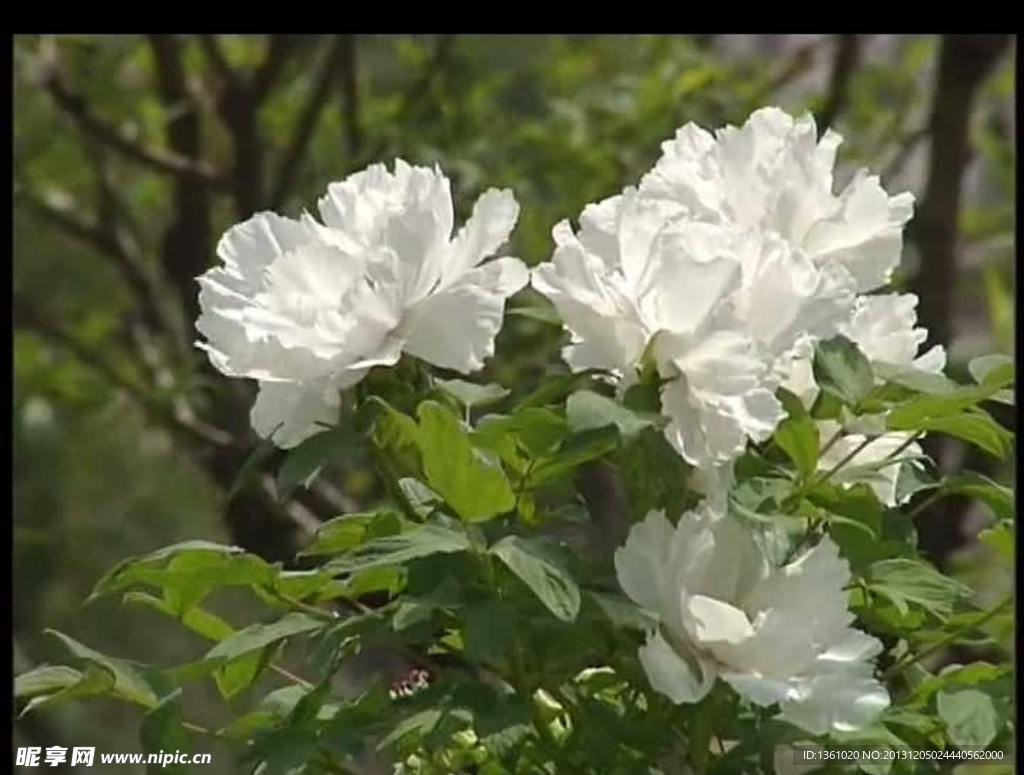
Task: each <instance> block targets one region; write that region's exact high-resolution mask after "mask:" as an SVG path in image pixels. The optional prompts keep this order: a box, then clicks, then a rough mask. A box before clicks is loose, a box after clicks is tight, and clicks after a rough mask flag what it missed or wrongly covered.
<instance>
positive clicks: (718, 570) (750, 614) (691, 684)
mask: <svg viewBox="0 0 1024 775" xmlns="http://www.w3.org/2000/svg"><path fill="white" fill-rule="evenodd" d="M615 568H616V571H617V574H618V578H619V582H620V583H621V585H622V588H623V589H624V590H625V592H626V594H628V595H629V596H630V597H631V598H632V599H633V600H634V601H636V603H638V604H639V605H640V606H642V607H643V608H645V609H647V611H649V612H650V613H652V614H654V615H656V616H657V617H658V620H659V626H658V629H657V631H656V632H654V633H652V634H651V635H650V637H649V639H648V641H647V644H646V645H645V646H643V647H642V648H641V649H640V661H641V663H642V664H643V666H644V670H645V672H646V673H647V676H648V679H649V680H650V682H651V685H652V686H653V687H654V688H655V689H656V690H658V691H659V692H661V693H663V694H665V695H666V696H668V697H669V698H670V699H671V700H672V701H673V702H676V703H692V702H697V701H699V700H700V699H701V698H702V697H703V696H704V695H705V694H707V692H708V691H709V690H710V689H711V687H712V685H713V684H714V682H715V680H716V678H718V677H721V678H722V679H723V680H725V681H726V682H727V683H729V685H730V686H732V687H733V688H734V689H735V690H736V691H737V692H739V693H740V694H741V695H742V696H744V697H746V698H747V699H748V700H750V701H751V702H753V703H755V704H757V705H762V706H768V705H773V704H776V703H778V705H779V707H780V710H781V716H782V718H783V719H786V720H788V721H790V722H792V723H793V724H796V725H798V726H800V727H802V728H803V729H805V730H807V731H808V732H811V733H812V734H815V735H818V734H824V733H827V732H829V731H850V730H854V729H860V728H863V727H865V726H867V725H869V724H870V723H871V722H872V721H873V720H874V719H875V718H876V717H877V716H878V714H879V713H881V712H882V711H883V710H884V709H885V708H886V707H888V705H889V696H888V693H887V692H886V690H885V688H884V687H883V686H882V684H880V683H879V682H878V681H877V680H875V679H874V677H873V675H872V671H873V666H872V662H871V660H872V658H873V657H875V656H876V655H877V654H879V653H880V652H881V650H882V645H881V643H880V642H879V641H878V640H877V639H875V638H873V637H871V636H869V635H866V634H864V633H863V632H861V631H859V630H856V629H854V628H852V627H851V626H850V625H851V623H852V622H853V619H854V617H853V614H851V613H850V612H849V608H848V604H847V597H846V593H845V592H844V591H843V587H844V586H845V585H846V584H847V583H848V582H849V579H850V570H849V566H848V565H847V563H846V562H845V561H844V560H842V559H840V557H839V552H838V549H837V547H836V545H835V544H834V543H833V542H832V540H831V539H830V538H828V537H827V536H826V537H825V538H823V539H822V540H821V542H820V543H818V545H817V546H815V547H814V548H812V549H810V550H809V551H807V552H805V553H804V554H802V555H801V556H800V557H798V558H797V559H795V560H793V561H792V562H790V563H789V564H787V565H784V566H782V567H780V568H773V567H771V565H770V564H769V562H768V561H767V559H766V556H765V554H764V552H763V551H762V550H761V549H759V547H758V545H757V544H756V543H755V541H754V538H753V535H752V534H751V533H750V531H749V530H748V529H747V528H746V527H744V526H743V525H741V524H740V523H739V522H737V521H736V520H735V519H733V518H732V517H729V516H726V515H724V514H722V512H721V511H719V510H718V509H717V508H716V507H714V506H709V505H708V504H707V503H705V504H704V505H702V506H701V507H700V508H699V509H697V510H695V511H689V512H687V513H685V514H683V516H682V517H681V518H680V519H679V523H678V525H677V526H676V527H674V528H673V527H672V525H671V524H670V523H669V521H668V520H667V519H666V518H665V516H664V514H662V513H661V512H651V513H650V514H648V515H647V518H646V519H645V520H644V521H643V522H640V523H638V524H636V525H634V526H633V528H632V530H631V531H630V534H629V537H628V539H627V540H626V544H625V545H624V546H623V547H622V548H621V549H619V551H618V552H617V553H616V555H615Z"/></svg>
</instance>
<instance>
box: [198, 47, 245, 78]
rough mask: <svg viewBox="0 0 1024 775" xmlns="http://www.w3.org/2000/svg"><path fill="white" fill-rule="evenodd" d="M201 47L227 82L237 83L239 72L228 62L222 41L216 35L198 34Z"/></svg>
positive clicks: (216, 70)
mask: <svg viewBox="0 0 1024 775" xmlns="http://www.w3.org/2000/svg"><path fill="white" fill-rule="evenodd" d="M197 38H198V40H199V47H200V48H201V49H202V50H203V54H204V55H205V56H206V61H207V62H209V63H210V67H211V68H213V70H214V71H215V72H216V73H217V76H218V77H219V78H221V79H222V80H223V81H224V82H225V83H236V82H237V81H238V74H237V73H236V72H235V71H234V70H233V69H232V68H231V65H229V64H228V60H227V58H226V57H225V56H224V52H223V51H221V50H220V43H219V42H218V40H217V36H216V35H198V36H197Z"/></svg>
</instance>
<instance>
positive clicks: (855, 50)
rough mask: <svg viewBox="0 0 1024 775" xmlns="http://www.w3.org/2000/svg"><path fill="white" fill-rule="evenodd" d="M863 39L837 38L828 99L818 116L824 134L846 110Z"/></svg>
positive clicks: (843, 36) (819, 126) (852, 37)
mask: <svg viewBox="0 0 1024 775" xmlns="http://www.w3.org/2000/svg"><path fill="white" fill-rule="evenodd" d="M860 50H861V38H860V36H859V35H850V34H845V35H838V36H836V53H835V57H834V58H833V60H832V75H831V77H830V79H829V87H828V98H827V99H826V101H825V106H824V107H823V108H822V109H821V112H820V113H819V114H818V116H817V119H818V120H817V124H818V130H819V131H821V132H824V131H825V130H826V129H828V128H829V127H830V126H832V124H834V123H835V120H836V118H837V117H838V116H839V114H840V113H842V112H843V110H844V109H845V108H846V102H847V99H848V98H849V93H850V79H851V78H852V77H853V74H854V72H855V71H856V69H857V66H858V64H859V61H860Z"/></svg>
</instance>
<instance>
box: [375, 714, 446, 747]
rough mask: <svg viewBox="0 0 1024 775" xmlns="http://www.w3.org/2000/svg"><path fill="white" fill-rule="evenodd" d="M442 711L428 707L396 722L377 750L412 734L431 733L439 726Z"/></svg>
mask: <svg viewBox="0 0 1024 775" xmlns="http://www.w3.org/2000/svg"><path fill="white" fill-rule="evenodd" d="M441 713H442V712H441V711H440V710H438V709H436V708H428V709H427V710H421V711H420V712H419V713H414V714H412V715H411V716H408V717H407V718H405V719H403V720H402V721H400V722H399V723H398V724H396V725H395V728H394V729H392V730H391V731H390V732H388V734H387V735H385V736H384V738H383V739H382V740H381V741H380V742H379V743H378V744H377V750H378V751H381V750H383V749H385V748H390V747H391V746H393V745H394V744H395V743H397V742H399V741H400V740H402V739H403V738H405V737H408V736H409V735H411V734H416V735H420V736H422V735H426V734H429V733H430V731H431V730H433V729H434V727H436V726H437V722H438V721H440V720H441Z"/></svg>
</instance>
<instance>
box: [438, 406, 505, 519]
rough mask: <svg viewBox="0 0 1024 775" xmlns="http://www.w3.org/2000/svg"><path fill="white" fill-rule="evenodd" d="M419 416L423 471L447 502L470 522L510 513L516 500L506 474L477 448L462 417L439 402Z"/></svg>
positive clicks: (495, 462)
mask: <svg viewBox="0 0 1024 775" xmlns="http://www.w3.org/2000/svg"><path fill="white" fill-rule="evenodd" d="M418 414H419V418H420V427H419V436H418V439H419V445H420V450H421V451H422V453H423V469H424V472H425V473H426V476H427V481H428V482H429V483H430V486H431V487H433V488H434V489H435V490H436V491H437V492H438V493H439V494H440V495H441V497H443V498H444V499H445V502H446V503H447V504H448V505H449V506H451V507H452V508H453V509H454V510H455V512H456V513H457V514H458V515H459V516H460V517H461V518H462V519H464V520H466V521H467V522H479V521H481V520H485V519H490V518H491V517H494V516H497V515H498V514H502V513H504V512H506V511H510V510H511V509H512V508H513V506H515V500H516V499H515V493H513V492H512V487H511V485H510V484H509V482H508V479H507V478H506V476H505V472H504V471H502V469H501V465H500V464H499V463H498V462H497V461H495V460H490V459H488V458H487V457H485V455H484V453H483V452H481V451H479V450H477V449H474V447H473V445H472V444H471V443H470V441H469V436H468V435H467V434H466V432H465V431H464V430H463V429H462V428H461V427H460V424H459V420H458V418H456V417H455V415H453V414H452V413H451V412H450V411H448V410H447V409H446V408H445V407H443V406H441V404H439V403H437V402H435V401H425V402H424V403H422V404H420V407H419V410H418Z"/></svg>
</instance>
